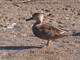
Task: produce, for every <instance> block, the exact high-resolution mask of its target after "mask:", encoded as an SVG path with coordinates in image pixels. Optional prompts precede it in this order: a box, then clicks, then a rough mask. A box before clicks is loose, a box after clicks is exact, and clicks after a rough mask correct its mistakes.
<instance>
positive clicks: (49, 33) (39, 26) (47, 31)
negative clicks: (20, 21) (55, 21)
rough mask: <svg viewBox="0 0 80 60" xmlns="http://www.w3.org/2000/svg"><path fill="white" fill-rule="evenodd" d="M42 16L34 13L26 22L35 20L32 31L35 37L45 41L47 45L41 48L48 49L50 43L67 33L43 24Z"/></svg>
mask: <svg viewBox="0 0 80 60" xmlns="http://www.w3.org/2000/svg"><path fill="white" fill-rule="evenodd" d="M43 18H44V15H43V14H42V13H34V14H33V15H32V17H31V18H29V19H27V20H26V21H30V20H35V21H36V22H35V23H34V25H33V26H32V31H33V33H34V35H35V36H37V37H39V38H41V39H44V40H47V44H46V45H45V46H43V47H49V46H50V42H51V41H52V40H54V39H56V38H60V37H63V36H66V35H64V33H66V32H67V30H63V29H57V28H55V27H53V26H51V25H50V24H43V23H42V22H43Z"/></svg>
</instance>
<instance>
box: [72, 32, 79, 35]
mask: <svg viewBox="0 0 80 60" xmlns="http://www.w3.org/2000/svg"><path fill="white" fill-rule="evenodd" d="M72 36H80V32H77V33H74V34H73V35H72Z"/></svg>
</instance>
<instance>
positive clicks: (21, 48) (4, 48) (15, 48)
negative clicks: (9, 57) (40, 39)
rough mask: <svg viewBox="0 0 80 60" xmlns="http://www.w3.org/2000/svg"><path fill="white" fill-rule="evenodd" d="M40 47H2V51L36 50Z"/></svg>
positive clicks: (0, 48)
mask: <svg viewBox="0 0 80 60" xmlns="http://www.w3.org/2000/svg"><path fill="white" fill-rule="evenodd" d="M35 48H40V47H39V46H0V50H23V49H35Z"/></svg>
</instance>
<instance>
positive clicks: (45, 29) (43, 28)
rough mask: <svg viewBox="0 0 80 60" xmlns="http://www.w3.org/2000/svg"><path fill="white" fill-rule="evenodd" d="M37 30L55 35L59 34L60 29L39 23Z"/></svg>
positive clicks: (51, 35) (47, 34)
mask: <svg viewBox="0 0 80 60" xmlns="http://www.w3.org/2000/svg"><path fill="white" fill-rule="evenodd" d="M38 29H39V31H40V32H41V33H42V34H44V35H46V36H49V37H55V36H57V35H59V33H60V30H59V29H57V28H55V27H53V26H51V25H45V24H44V25H41V26H39V27H38Z"/></svg>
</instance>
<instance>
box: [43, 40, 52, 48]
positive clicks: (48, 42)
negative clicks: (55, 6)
mask: <svg viewBox="0 0 80 60" xmlns="http://www.w3.org/2000/svg"><path fill="white" fill-rule="evenodd" d="M50 43H51V40H48V41H47V44H46V45H45V46H43V47H42V48H49V47H50V45H51V44H50Z"/></svg>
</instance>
